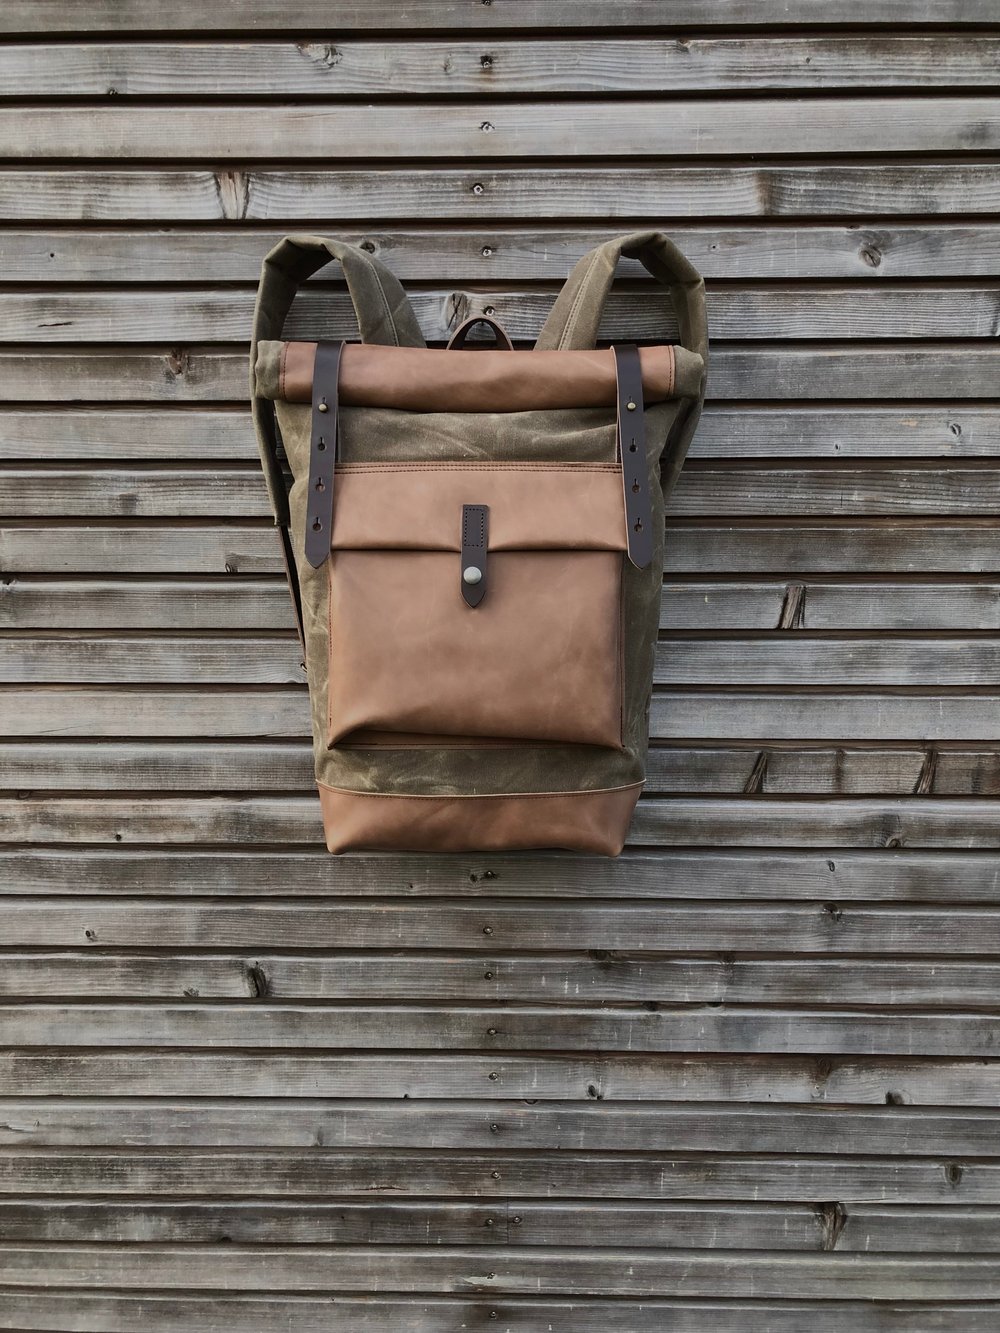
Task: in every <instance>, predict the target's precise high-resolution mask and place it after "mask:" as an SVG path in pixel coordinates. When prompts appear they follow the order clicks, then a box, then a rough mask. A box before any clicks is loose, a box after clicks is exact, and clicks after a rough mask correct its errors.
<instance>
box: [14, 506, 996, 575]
mask: <svg viewBox="0 0 1000 1333" xmlns="http://www.w3.org/2000/svg"><path fill="white" fill-rule="evenodd" d="M269 535H270V534H269ZM125 536H126V534H124V533H122V534H119V533H118V532H110V533H108V539H111V538H113V539H114V545H112V543H111V541H110V540H108V541H107V543H106V544H108V545H112V551H117V548H118V544H119V543H120V542H123V541H124V538H125ZM246 537H247V540H245V543H244V545H245V547H247V548H249V546H250V541H249V534H246ZM10 540H11V541H18V538H17V535H16V534H10ZM22 541H23V547H24V557H25V558H26V559H29V560H30V559H32V558H37V557H34V550H35V545H36V541H35V539H32V538H31V537H30V536H29V535H28V534H27V533H26V534H25V536H24V538H23V539H22ZM22 541H19V542H18V544H19V545H21V544H22ZM65 544H66V543H65V539H63V540H60V541H59V548H60V551H59V554H60V557H61V558H63V559H68V558H70V557H68V556H62V548H63V547H64V546H65ZM135 544H136V546H138V545H139V543H138V541H136V543H135ZM148 545H149V544H148V543H145V544H144V545H143V547H142V548H141V549H143V550H146V549H148ZM165 556H166V558H169V555H168V554H167V553H165ZM119 558H121V557H119ZM150 558H151V559H153V560H155V559H156V556H155V555H154V554H152V553H151V556H150ZM175 558H176V557H175ZM209 558H211V553H210V554H209ZM241 559H242V563H243V565H244V566H245V567H246V571H247V572H248V573H250V572H255V560H254V558H253V557H252V556H251V555H250V553H249V549H248V550H247V553H246V554H245V555H243V556H242V557H241ZM257 567H258V568H259V566H257ZM666 568H667V572H668V575H669V574H670V573H671V572H676V573H678V574H679V573H681V572H683V573H685V574H699V575H705V574H738V575H740V576H745V575H746V572H747V570H748V569H750V568H752V569H753V571H754V573H755V574H770V573H779V572H781V573H790V572H792V571H794V572H796V573H797V574H799V575H805V574H813V573H817V574H819V573H826V574H832V573H836V574H858V573H865V572H869V571H870V572H876V571H877V572H878V573H880V574H917V575H923V576H926V575H928V574H992V573H995V571H996V570H997V569H998V568H1000V540H998V534H997V527H996V523H995V521H994V520H992V519H981V520H978V521H976V520H972V521H969V520H964V521H956V522H954V523H948V524H938V523H935V522H934V521H933V520H931V521H926V520H901V519H898V518H897V519H894V520H884V521H881V522H878V523H870V524H858V523H851V522H850V521H847V522H843V523H831V524H822V523H805V524H799V523H787V522H784V523H782V522H777V523H775V522H768V520H767V519H766V518H765V519H763V520H760V521H753V520H751V521H749V522H745V523H737V522H733V523H728V524H727V523H711V522H700V523H691V522H684V523H680V524H675V525H670V526H668V529H667V549H666Z"/></svg>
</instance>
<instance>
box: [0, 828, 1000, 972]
mask: <svg viewBox="0 0 1000 1333" xmlns="http://www.w3.org/2000/svg"><path fill="white" fill-rule="evenodd" d="M0 867H2V869H3V874H2V875H0V889H3V890H5V894H4V896H5V898H6V896H8V895H11V894H12V895H18V894H26V895H38V896H42V897H45V896H48V895H53V894H55V895H58V894H62V893H64V892H65V889H66V884H67V882H74V883H76V882H77V880H78V879H79V878H80V877H83V882H85V883H86V885H87V890H88V892H89V893H92V894H94V895H106V896H108V897H111V898H114V897H117V896H118V895H120V894H125V895H126V896H128V897H130V898H132V897H140V898H141V897H144V896H149V897H153V898H157V897H163V896H164V895H167V896H170V897H172V898H178V899H181V900H183V899H184V898H186V897H187V896H190V895H194V896H204V897H207V898H222V899H225V898H226V897H228V896H229V895H231V894H234V893H235V894H254V895H258V896H260V897H262V898H264V899H271V898H276V899H279V900H280V899H288V900H289V902H290V903H294V902H295V901H296V899H297V898H299V897H302V896H309V897H312V896H316V897H319V898H327V897H329V896H331V895H333V896H336V897H344V898H354V897H362V898H368V897H372V896H377V895H379V894H382V895H384V894H386V893H389V894H392V895H393V896H396V897H400V898H417V899H421V898H423V897H424V896H426V895H431V896H437V895H440V894H452V895H458V896H460V897H462V898H467V899H473V900H475V899H479V898H484V897H485V898H499V899H503V898H504V897H507V896H510V895H514V896H515V897H518V896H521V895H523V894H528V895H529V896H541V897H543V898H545V899H549V898H553V899H556V900H558V899H565V898H574V899H576V898H580V899H588V898H603V897H607V896H609V895H610V896H612V897H615V898H618V897H626V898H635V899H644V898H654V899H657V900H659V899H662V897H663V895H664V889H665V886H669V892H670V894H671V896H672V897H674V898H678V899H685V898H694V899H705V900H713V899H719V898H725V899H730V898H732V899H739V898H744V897H746V896H747V895H748V894H749V895H750V896H752V897H753V898H754V899H760V900H765V901H766V900H768V899H779V900H785V899H788V900H790V901H797V900H802V899H806V900H809V901H813V900H816V901H819V902H824V903H834V904H836V905H837V906H838V907H840V908H842V907H843V904H844V903H845V902H858V901H873V902H879V901H893V900H905V901H907V902H914V901H915V902H927V903H935V902H936V903H941V902H946V903H947V902H953V903H971V904H975V903H986V904H992V903H994V902H995V901H996V897H997V889H998V886H1000V867H998V865H997V858H996V855H995V853H994V852H992V851H988V850H980V851H976V850H972V851H940V850H936V851H908V850H900V849H892V850H883V849H880V850H877V851H858V850H852V849H850V848H838V849H837V850H836V852H833V853H831V852H828V851H820V852H813V851H796V850H791V849H790V850H787V851H780V852H779V851H772V850H767V851H755V850H751V849H734V850H722V849H719V848H715V847H713V848H710V849H708V850H696V851H676V850H671V849H664V850H658V851H642V850H634V851H627V852H625V853H624V854H623V855H622V856H620V857H616V858H614V859H612V860H607V861H603V860H597V859H595V858H594V857H588V856H571V855H569V854H566V853H556V852H550V853H546V854H544V855H542V854H538V855H525V854H510V855H507V856H504V855H500V854H495V855H490V856H485V855H479V856H477V855H474V854H470V855H468V856H430V855H428V856H422V857H421V858H420V861H419V862H415V861H414V859H413V857H412V856H405V855H399V856H389V855H379V856H365V855H360V854H355V855H350V856H342V857H339V858H338V859H337V861H336V862H331V861H330V858H329V857H328V856H327V855H326V853H325V851H323V852H320V851H319V850H313V851H306V850H303V849H286V848H283V849H282V850H280V851H273V850H272V851H268V850H266V849H260V850H257V851H254V852H252V853H245V852H238V851H231V852H220V851H198V850H194V851H192V850H189V849H184V850H183V851H182V852H175V851H173V850H171V849H170V848H167V847H161V848H156V849H154V850H152V851H146V850H139V851H133V850H129V849H121V850H118V849H110V850H105V849H98V848H75V847H74V848H72V849H70V850H67V849H64V848H59V847H49V848H35V849H29V850H12V849H10V848H0ZM841 919H843V917H841ZM49 942H50V943H51V941H49ZM216 942H217V943H218V942H219V941H216ZM66 943H67V944H68V945H70V946H71V945H72V944H74V943H80V940H79V938H76V939H75V940H71V941H67V942H66ZM227 943H230V944H231V943H232V941H228V940H227ZM273 943H274V941H266V942H261V947H264V948H270V947H272V945H273ZM496 961H497V960H494V962H496ZM605 961H607V960H605Z"/></svg>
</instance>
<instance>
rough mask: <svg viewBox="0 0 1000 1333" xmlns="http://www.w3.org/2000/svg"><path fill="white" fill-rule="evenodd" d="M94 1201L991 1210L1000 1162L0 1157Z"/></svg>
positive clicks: (28, 1183) (3, 1183) (5, 1177)
mask: <svg viewBox="0 0 1000 1333" xmlns="http://www.w3.org/2000/svg"><path fill="white" fill-rule="evenodd" d="M27 1193H45V1194H53V1195H60V1196H63V1195H67V1194H100V1195H105V1196H109V1197H118V1196H125V1197H129V1198H134V1197H135V1196H137V1195H152V1194H172V1195H181V1196H185V1197H199V1196H202V1195H206V1194H207V1195H210V1196H212V1197H218V1195H220V1194H226V1195H228V1196H230V1197H232V1198H242V1197H250V1198H253V1199H261V1198H268V1197H270V1198H274V1197H280V1198H283V1197H289V1196H293V1197H295V1198H297V1199H313V1198H317V1197H318V1198H322V1199H324V1200H327V1199H329V1197H330V1196H331V1195H349V1194H360V1195H361V1196H362V1197H364V1198H368V1199H371V1198H373V1197H375V1198H383V1199H386V1198H410V1197H414V1196H421V1195H434V1196H436V1197H438V1198H453V1197H456V1196H458V1197H461V1198H464V1199H466V1200H472V1199H476V1198H486V1199H496V1198H511V1197H512V1196H518V1195H521V1196H524V1197H531V1198H543V1199H551V1198H558V1197H560V1196H562V1197H568V1198H576V1199H585V1198H595V1197H596V1198H605V1199H664V1200H666V1199H703V1200H710V1199H736V1200H741V1201H742V1200H746V1199H748V1198H753V1199H754V1200H757V1201H762V1202H766V1201H774V1202H778V1203H789V1202H792V1201H795V1200H804V1201H806V1202H809V1203H814V1202H815V1201H816V1200H817V1199H838V1200H840V1201H842V1202H843V1203H844V1205H845V1206H847V1207H848V1208H849V1207H850V1205H851V1204H852V1203H853V1202H863V1201H864V1202H871V1203H880V1204H886V1203H938V1204H947V1205H948V1206H949V1207H953V1206H956V1205H962V1204H966V1205H969V1204H991V1205H992V1204H997V1203H1000V1164H995V1163H994V1162H993V1161H992V1160H989V1159H986V1160H983V1159H977V1160H975V1161H974V1162H972V1163H966V1162H965V1161H964V1160H963V1159H961V1158H959V1159H958V1160H946V1161H944V1162H942V1161H940V1160H935V1159H934V1158H932V1157H928V1158H919V1157H914V1158H903V1157H899V1156H897V1157H889V1158H887V1157H884V1156H878V1155H875V1154H867V1155H861V1154H859V1155H857V1156H856V1157H854V1158H853V1159H852V1158H851V1157H850V1156H848V1155H846V1154H845V1155H844V1156H837V1155H828V1154H820V1155H811V1154H806V1153H797V1154H795V1155H794V1156H791V1157H788V1156H782V1155H780V1154H778V1153H771V1154H765V1155H761V1156H756V1155H753V1154H749V1153H738V1152H721V1153H712V1154H706V1155H696V1156H690V1155H687V1154H677V1155H673V1154H663V1153H656V1154H648V1153H643V1154H629V1153H624V1152H616V1153H586V1154H583V1153H577V1152H574V1151H573V1150H572V1148H570V1147H564V1148H562V1149H560V1150H559V1151H558V1152H552V1151H548V1152H546V1151H544V1150H542V1151H535V1152H531V1153H516V1152H509V1151H504V1146H503V1145H499V1146H498V1147H496V1148H494V1149H493V1151H492V1152H490V1153H489V1154H487V1155H484V1154H483V1152H482V1151H478V1152H475V1153H461V1152H458V1151H452V1152H447V1153H443V1152H437V1153H429V1152H426V1151H407V1150H406V1149H397V1150H395V1151H391V1152H390V1151H382V1152H379V1153H377V1154H374V1155H373V1154H372V1153H371V1152H369V1151H367V1150H351V1149H341V1150H337V1149H335V1148H330V1147H323V1148H320V1147H317V1146H313V1147H310V1148H309V1150H308V1151H307V1152H295V1151H294V1150H289V1149H285V1150H284V1151H281V1152H267V1151H266V1150H263V1149H259V1150H257V1151H253V1152H246V1151H244V1152H239V1151H232V1150H225V1149H220V1148H216V1149H213V1150H211V1151H208V1152H205V1151H190V1150H188V1151H182V1150H179V1149H174V1150H172V1151H164V1152H156V1151H153V1150H151V1149H143V1150H128V1149H126V1148H124V1147H118V1148H116V1149H115V1150H114V1151H113V1152H100V1151H96V1150H94V1151H87V1150H83V1149H78V1150H76V1151H74V1152H71V1153H70V1152H64V1153H57V1152H54V1151H52V1150H51V1149H42V1150H36V1151H32V1150H31V1149H29V1148H22V1149H20V1150H19V1151H18V1152H16V1153H9V1154H6V1155H4V1156H3V1157H0V1194H27Z"/></svg>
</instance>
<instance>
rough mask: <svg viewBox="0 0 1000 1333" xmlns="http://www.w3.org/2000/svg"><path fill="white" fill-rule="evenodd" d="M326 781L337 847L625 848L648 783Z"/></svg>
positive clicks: (606, 851)
mask: <svg viewBox="0 0 1000 1333" xmlns="http://www.w3.org/2000/svg"><path fill="white" fill-rule="evenodd" d="M318 787H319V798H320V805H321V807H322V811H323V828H324V831H325V833H326V845H327V849H328V850H329V851H331V852H346V851H393V852H487V851H498V852H499V851H529V850H531V849H542V848H564V849H566V850H568V851H575V852H592V853H594V854H596V855H598V856H617V855H618V853H619V852H620V851H621V849H622V847H623V846H624V844H625V838H626V835H627V833H628V826H629V822H630V820H631V818H632V811H633V810H634V809H635V803H636V801H637V800H638V798H639V792H640V790H641V788H642V783H641V782H637V783H635V784H633V785H632V786H629V787H614V788H610V789H608V790H603V791H582V792H555V793H545V794H542V795H516V796H383V795H370V794H366V793H364V792H353V791H344V790H342V789H340V788H334V787H326V786H324V785H323V783H319V784H318Z"/></svg>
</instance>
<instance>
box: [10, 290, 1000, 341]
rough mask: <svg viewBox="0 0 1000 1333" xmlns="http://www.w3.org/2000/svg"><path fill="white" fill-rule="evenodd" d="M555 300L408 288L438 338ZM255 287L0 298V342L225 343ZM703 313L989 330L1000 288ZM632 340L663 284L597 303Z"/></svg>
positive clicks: (762, 329) (848, 327) (671, 330)
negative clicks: (471, 320) (467, 323)
mask: <svg viewBox="0 0 1000 1333" xmlns="http://www.w3.org/2000/svg"><path fill="white" fill-rule="evenodd" d="M552 299H553V298H552V296H551V295H546V294H537V293H534V292H526V291H516V290H514V291H503V292H495V291H494V292H491V291H476V292H470V291H462V290H455V289H444V290H433V289H432V290H427V291H419V292H412V293H411V295H410V302H411V305H412V306H413V309H414V311H415V313H416V315H417V318H418V320H419V322H420V325H421V328H422V329H423V332H424V336H425V337H426V338H427V339H428V341H438V342H440V341H446V340H447V338H448V337H449V336H450V334H451V332H452V331H453V330H454V328H455V327H456V326H457V325H458V324H460V323H461V322H463V320H464V319H466V318H468V317H469V316H471V315H473V314H481V313H488V312H493V313H494V314H495V315H496V317H497V318H498V319H499V320H500V322H501V323H502V324H503V325H504V326H505V328H506V329H507V331H508V333H509V334H510V336H511V337H512V338H514V339H516V340H518V341H524V342H526V343H530V342H531V341H533V340H534V339H535V338H536V337H537V336H538V333H539V331H540V330H541V327H542V324H543V322H544V320H545V316H546V315H547V314H548V311H549V309H550V308H551V305H552ZM253 302H254V293H253V292H252V291H251V290H246V291H241V290H237V289H232V288H225V289H212V288H201V289H196V290H183V291H178V290H174V289H170V288H148V289H145V290H143V289H141V288H118V289H116V290H114V291H104V290H96V291H92V290H87V289H84V290H81V291H63V290H60V291H58V292H54V291H48V290H45V291H42V292H29V293H24V292H18V291H13V292H5V293H2V294H0V340H2V341H4V342H11V343H22V342H24V343H31V342H43V343H72V342H122V343H130V342H162V341H166V340H168V339H170V338H176V339H178V340H179V341H182V342H202V343H231V342H238V341H240V340H241V339H242V338H244V337H246V333H247V330H248V329H249V327H250V325H251V323H252V316H253ZM707 308H708V318H709V321H710V325H711V328H712V332H713V334H714V336H715V337H717V338H720V339H746V340H769V339H772V340H773V339H780V338H794V339H800V340H801V339H809V340H818V339H822V338H845V339H853V338H860V339H883V340H889V339H892V340H903V339H909V338H913V339H917V338H952V339H957V338H992V337H994V336H995V331H996V328H997V327H998V324H1000V292H998V291H997V290H996V289H995V288H993V287H986V286H976V287H970V286H961V287H959V286H947V287H945V286H942V287H934V288H931V287H913V286H902V285H900V286H893V287H888V286H882V285H877V286H874V287H868V286H866V288H865V289H864V299H863V300H859V292H858V288H857V287H856V286H855V287H844V288H841V289H836V288H830V287H827V288H815V287H806V286H803V287H797V288H794V289H791V290H789V289H782V288H780V287H766V288H759V289H751V288H742V289H740V288H727V289H724V290H713V291H710V292H709V294H708V298H707ZM331 327H333V328H344V329H350V330H351V331H352V332H353V331H355V330H356V329H357V322H356V319H355V317H354V311H353V307H352V305H351V302H350V298H349V297H348V296H347V295H346V294H345V293H341V292H333V291H327V290H322V291H320V290H315V291H311V290H308V289H307V290H306V291H305V292H304V293H303V294H302V296H301V297H300V298H298V299H297V301H296V303H295V306H294V307H293V309H292V312H291V315H290V317H289V320H288V322H287V324H286V329H285V331H286V333H287V334H288V336H289V337H293V338H306V339H309V338H312V339H315V338H318V337H323V336H324V334H325V333H326V331H327V330H329V329H330V328H331ZM625 336H628V337H631V338H634V339H638V340H660V341H676V339H677V336H678V334H677V324H676V321H675V319H674V317H673V314H672V312H671V310H670V307H669V304H668V303H667V301H666V300H665V298H664V294H663V292H662V291H660V290H657V289H656V288H654V287H652V286H651V284H649V283H646V284H644V286H643V288H642V289H640V290H639V291H638V292H633V293H631V294H628V295H619V294H617V293H616V294H613V295H612V296H610V297H609V298H608V300H607V302H606V304H605V309H604V315H603V318H602V320H601V326H600V330H599V337H600V338H601V340H602V341H612V340H614V339H616V338H622V337H625Z"/></svg>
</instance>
